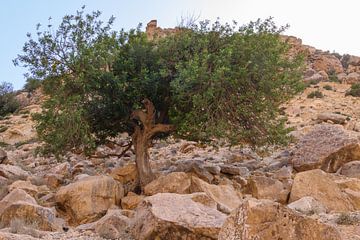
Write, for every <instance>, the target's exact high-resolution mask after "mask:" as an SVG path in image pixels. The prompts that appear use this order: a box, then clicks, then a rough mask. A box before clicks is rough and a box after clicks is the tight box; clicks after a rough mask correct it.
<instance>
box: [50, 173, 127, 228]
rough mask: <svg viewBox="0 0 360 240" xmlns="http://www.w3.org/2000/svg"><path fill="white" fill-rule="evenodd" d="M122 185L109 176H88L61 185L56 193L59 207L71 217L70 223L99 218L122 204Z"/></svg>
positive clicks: (85, 221)
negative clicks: (111, 208)
mask: <svg viewBox="0 0 360 240" xmlns="http://www.w3.org/2000/svg"><path fill="white" fill-rule="evenodd" d="M123 196H124V189H123V187H122V185H121V184H120V183H119V182H117V181H115V180H114V179H113V178H111V177H108V176H93V177H87V178H85V179H83V180H80V181H78V182H75V183H71V184H69V185H67V186H64V187H61V188H60V189H59V191H58V192H57V193H56V195H55V201H56V204H57V206H58V208H59V210H62V211H64V212H65V213H66V215H68V216H69V217H70V219H69V222H70V224H82V223H87V222H91V221H94V220H97V219H99V218H100V217H101V216H103V215H105V213H106V211H107V210H108V209H109V208H110V207H111V206H113V205H120V199H121V198H122V197H123Z"/></svg>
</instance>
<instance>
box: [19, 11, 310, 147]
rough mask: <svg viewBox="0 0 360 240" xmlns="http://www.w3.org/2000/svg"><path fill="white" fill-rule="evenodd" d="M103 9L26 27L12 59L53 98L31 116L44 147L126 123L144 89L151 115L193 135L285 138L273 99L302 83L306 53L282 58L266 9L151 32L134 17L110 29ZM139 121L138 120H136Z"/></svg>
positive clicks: (91, 138) (81, 140)
mask: <svg viewBox="0 0 360 240" xmlns="http://www.w3.org/2000/svg"><path fill="white" fill-rule="evenodd" d="M99 17H100V12H93V13H92V14H86V15H85V14H84V12H83V11H79V12H77V14H76V15H71V16H65V17H64V18H63V21H62V23H61V24H60V27H59V28H58V29H57V30H56V31H53V30H50V29H49V30H47V31H44V32H39V33H38V36H37V37H38V38H37V39H36V40H34V39H32V37H31V36H29V41H28V42H27V43H26V44H25V46H24V49H23V50H24V53H23V55H18V58H17V59H16V60H15V64H22V65H23V66H25V67H28V68H29V70H30V73H31V77H32V78H35V79H39V80H42V82H43V89H44V91H45V94H47V95H48V96H49V98H48V99H47V100H46V101H45V102H44V105H43V112H42V113H40V114H37V115H35V116H34V119H35V120H36V121H37V126H36V128H37V131H38V136H39V138H40V139H41V140H43V141H45V143H46V145H45V148H44V151H43V152H45V153H47V152H48V153H55V154H62V153H64V152H65V151H68V150H73V149H75V148H81V149H83V150H85V151H86V152H87V153H90V152H91V151H92V149H94V147H95V146H96V145H97V144H99V143H102V142H104V141H105V140H106V139H107V138H108V137H112V136H116V134H118V133H119V132H123V131H126V132H128V133H130V134H131V133H132V131H133V126H134V122H131V121H130V115H131V113H132V112H133V111H134V110H135V109H138V108H140V107H141V101H142V100H143V99H144V98H148V99H150V100H151V101H152V102H153V103H154V105H155V108H156V109H157V114H156V119H155V122H156V123H169V122H170V123H173V124H175V125H176V126H177V133H178V135H180V136H182V137H186V138H190V139H195V140H209V139H212V138H227V139H230V140H231V141H232V142H234V143H235V142H236V143H239V142H241V143H245V142H246V143H250V144H252V145H254V146H257V145H268V144H277V143H285V142H286V141H287V137H286V136H287V135H286V133H287V132H288V130H287V129H285V127H284V123H285V119H282V118H279V105H280V104H281V103H283V102H284V101H286V100H288V99H289V98H290V97H291V96H292V95H294V94H295V93H297V92H298V91H300V90H301V89H302V85H301V83H300V79H301V70H302V63H303V61H302V58H301V56H296V57H294V58H291V59H289V58H287V57H286V54H287V51H288V49H289V46H288V44H287V43H285V42H283V41H282V40H280V35H279V34H280V33H281V32H282V31H283V30H284V29H285V28H277V27H276V26H275V24H274V23H273V22H272V20H271V19H267V20H265V21H260V20H258V21H256V22H251V23H250V24H248V25H246V26H242V27H237V25H236V24H234V25H229V24H225V25H222V24H220V23H219V22H215V23H214V24H213V25H212V26H210V25H209V22H208V21H205V22H201V24H200V25H195V24H192V25H191V26H189V27H187V28H180V31H178V32H177V33H176V34H174V35H172V36H169V37H167V38H162V39H156V40H154V41H148V40H147V38H146V34H145V33H143V32H141V30H140V26H139V27H138V28H137V29H134V30H130V31H128V32H125V31H123V30H122V31H120V32H113V31H111V25H112V23H113V20H114V19H113V18H111V19H110V20H109V22H108V23H107V24H105V25H104V24H103V23H102V22H101V21H100V20H99ZM135 124H137V123H135Z"/></svg>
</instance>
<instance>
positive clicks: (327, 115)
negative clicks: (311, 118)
mask: <svg viewBox="0 0 360 240" xmlns="http://www.w3.org/2000/svg"><path fill="white" fill-rule="evenodd" d="M346 118H347V117H346V116H344V115H342V114H337V113H331V112H323V113H319V114H318V115H317V119H318V120H320V121H322V122H327V121H331V122H333V123H336V124H344V123H345V122H346Z"/></svg>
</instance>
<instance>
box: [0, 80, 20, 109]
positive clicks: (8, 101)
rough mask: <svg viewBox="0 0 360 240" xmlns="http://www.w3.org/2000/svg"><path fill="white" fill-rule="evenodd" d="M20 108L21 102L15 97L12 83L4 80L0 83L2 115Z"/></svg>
mask: <svg viewBox="0 0 360 240" xmlns="http://www.w3.org/2000/svg"><path fill="white" fill-rule="evenodd" d="M18 108H19V103H18V102H17V100H16V98H15V93H14V91H13V87H12V84H11V83H7V82H2V83H1V84H0V116H5V115H7V114H9V113H13V112H15V111H16V110H17V109H18Z"/></svg>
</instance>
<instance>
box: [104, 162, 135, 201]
mask: <svg viewBox="0 0 360 240" xmlns="http://www.w3.org/2000/svg"><path fill="white" fill-rule="evenodd" d="M110 176H111V177H112V178H114V179H115V180H116V181H118V182H120V183H121V184H122V185H123V187H124V191H125V194H126V193H128V192H135V190H136V187H137V186H138V185H139V177H138V172H137V169H136V165H135V164H128V165H126V166H124V167H119V168H115V169H113V170H112V171H111V174H110Z"/></svg>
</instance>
